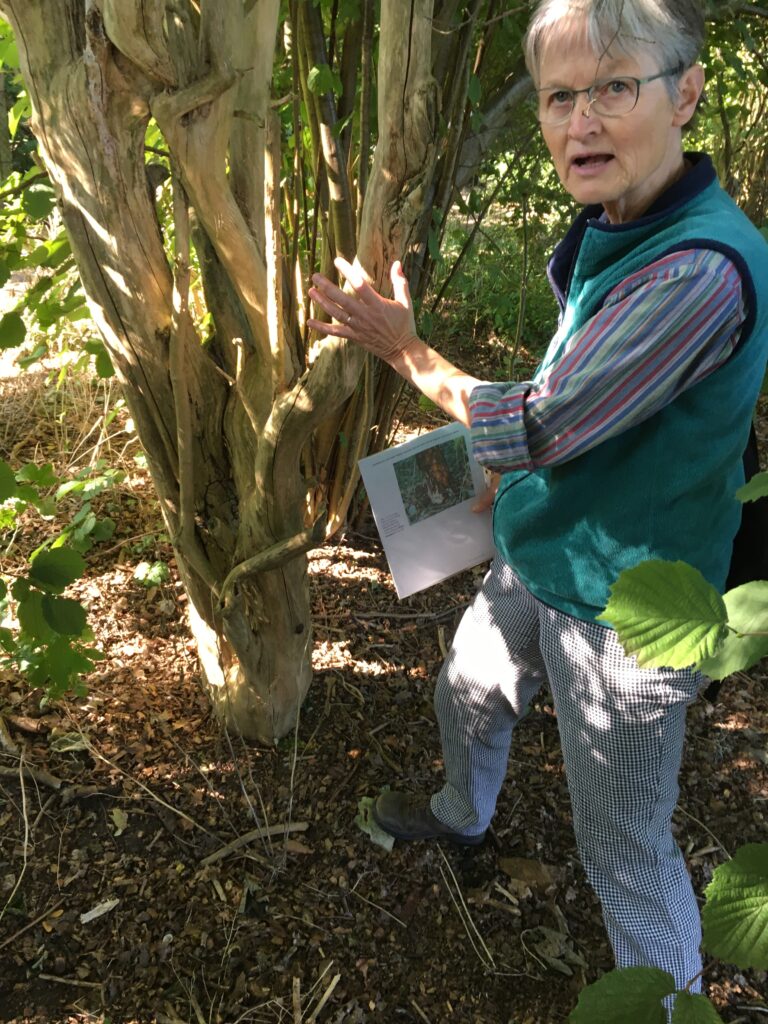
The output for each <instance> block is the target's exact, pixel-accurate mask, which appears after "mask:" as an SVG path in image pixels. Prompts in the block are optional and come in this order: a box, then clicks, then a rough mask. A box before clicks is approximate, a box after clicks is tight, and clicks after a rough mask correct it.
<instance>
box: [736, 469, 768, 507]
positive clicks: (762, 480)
mask: <svg viewBox="0 0 768 1024" xmlns="http://www.w3.org/2000/svg"><path fill="white" fill-rule="evenodd" d="M766 496H768V473H755V475H754V476H753V477H752V479H751V480H750V481H749V482H748V483H746V484H744V486H743V487H740V488H739V489H738V491H736V497H737V498H738V499H739V501H757V499H758V498H765V497H766Z"/></svg>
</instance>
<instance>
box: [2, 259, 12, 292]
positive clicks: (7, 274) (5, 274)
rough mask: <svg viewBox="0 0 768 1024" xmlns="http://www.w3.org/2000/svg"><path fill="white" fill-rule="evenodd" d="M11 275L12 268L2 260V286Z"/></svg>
mask: <svg viewBox="0 0 768 1024" xmlns="http://www.w3.org/2000/svg"><path fill="white" fill-rule="evenodd" d="M10 276H11V271H10V268H9V267H8V265H7V264H6V263H4V262H3V260H0V288H2V287H3V285H4V284H5V283H6V281H7V280H8V278H9V277H10Z"/></svg>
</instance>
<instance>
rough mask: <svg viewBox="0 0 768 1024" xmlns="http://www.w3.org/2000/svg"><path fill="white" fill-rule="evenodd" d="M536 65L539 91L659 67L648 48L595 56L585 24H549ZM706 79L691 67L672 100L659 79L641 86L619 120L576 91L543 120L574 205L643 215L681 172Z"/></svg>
mask: <svg viewBox="0 0 768 1024" xmlns="http://www.w3.org/2000/svg"><path fill="white" fill-rule="evenodd" d="M552 33H553V34H552V37H551V39H550V41H549V42H548V44H547V45H546V46H545V47H544V50H543V52H542V55H541V61H540V64H539V69H538V70H539V75H538V78H539V81H538V83H537V85H538V87H539V88H552V87H562V88H563V89H586V88H588V87H589V86H591V85H592V84H593V82H595V81H596V80H599V81H604V80H605V79H606V78H608V79H610V78H611V77H613V76H625V75H628V76H632V77H634V78H646V77H647V76H649V75H653V74H656V73H657V72H658V71H660V70H662V69H661V67H660V66H659V65H658V64H657V62H656V61H655V59H654V58H653V56H652V55H651V54H650V53H644V52H641V53H639V54H637V55H636V56H629V55H627V54H625V53H623V52H622V51H621V50H620V49H618V47H617V48H615V51H614V53H613V54H612V55H611V56H608V55H605V56H603V58H602V59H598V58H597V57H596V56H595V53H594V51H593V50H592V47H591V45H590V43H589V41H588V39H587V35H586V30H585V26H584V23H583V22H582V21H580V20H576V19H574V20H570V21H568V22H567V23H565V24H563V25H562V27H561V26H555V27H554V28H553V30H552ZM703 84H704V78H703V72H702V71H701V68H700V67H699V66H698V65H697V66H695V67H693V68H690V69H688V70H687V71H685V72H684V73H683V75H682V76H680V79H679V96H680V98H679V100H676V101H675V102H673V101H672V100H671V98H670V95H669V92H668V91H667V82H666V81H665V80H664V79H663V78H658V79H656V81H653V82H648V83H646V84H644V85H641V86H640V95H639V98H638V102H637V106H636V107H635V109H634V110H632V111H631V112H630V113H628V114H625V115H624V116H622V117H600V116H599V115H598V114H596V113H595V112H594V110H592V111H590V112H589V114H588V115H585V111H586V109H587V104H588V100H587V96H586V94H585V93H580V94H579V95H577V96H576V98H575V105H574V109H573V112H572V114H571V116H570V119H569V120H568V121H566V122H565V123H564V124H560V125H542V126H541V130H542V134H543V136H544V141H545V142H546V144H547V147H548V149H549V152H550V153H551V155H552V160H553V162H554V165H555V169H556V171H557V173H558V176H559V178H560V180H561V182H562V183H563V186H564V188H565V189H566V190H567V191H568V192H570V194H571V195H572V196H573V197H574V199H576V200H577V201H578V202H579V203H582V204H584V205H588V204H591V203H601V204H602V205H603V206H604V207H605V210H606V213H607V215H608V219H609V220H610V221H611V222H612V223H622V222H624V221H628V220H634V219H636V218H637V217H640V216H642V214H643V213H644V212H645V210H646V209H647V208H648V207H649V206H650V205H651V204H652V203H653V201H654V200H655V199H656V198H657V196H659V195H660V194H661V193H662V192H663V191H664V190H665V189H666V188H667V187H668V186H669V185H671V184H672V182H674V181H675V180H676V179H677V178H679V177H680V176H681V175H682V174H683V170H684V162H683V153H682V136H681V128H682V126H683V125H684V124H685V123H686V122H687V121H688V120H690V118H691V117H692V116H693V113H694V110H695V108H696V101H697V100H698V97H699V94H700V92H701V89H702V88H703Z"/></svg>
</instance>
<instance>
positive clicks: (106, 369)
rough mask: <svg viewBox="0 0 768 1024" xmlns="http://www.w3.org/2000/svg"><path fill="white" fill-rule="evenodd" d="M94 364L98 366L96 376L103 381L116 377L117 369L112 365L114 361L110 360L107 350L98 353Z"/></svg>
mask: <svg viewBox="0 0 768 1024" xmlns="http://www.w3.org/2000/svg"><path fill="white" fill-rule="evenodd" d="M94 364H95V366H96V374H97V376H98V377H100V378H101V379H102V380H106V379H107V377H114V375H115V368H114V366H113V365H112V360H111V359H110V358H109V352H107V350H106V349H103V350H102V351H101V352H99V353H97V355H96V358H95V360H94Z"/></svg>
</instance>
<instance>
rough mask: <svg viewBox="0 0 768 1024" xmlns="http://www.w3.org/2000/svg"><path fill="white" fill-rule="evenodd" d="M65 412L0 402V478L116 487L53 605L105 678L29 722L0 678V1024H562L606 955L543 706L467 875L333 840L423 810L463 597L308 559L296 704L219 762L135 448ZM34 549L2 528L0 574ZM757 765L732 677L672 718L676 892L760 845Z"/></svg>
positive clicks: (437, 859)
mask: <svg viewBox="0 0 768 1024" xmlns="http://www.w3.org/2000/svg"><path fill="white" fill-rule="evenodd" d="M78 388H79V389H80V392H79V394H75V395H73V394H72V393H71V392H72V389H70V391H67V386H65V387H64V389H62V390H60V391H58V392H57V391H55V390H54V389H52V388H51V387H49V386H45V384H44V383H43V378H42V376H41V375H38V376H37V377H35V376H34V375H33V376H32V377H26V378H21V379H19V378H16V379H8V380H5V381H0V399H2V401H1V403H0V455H2V456H4V457H6V458H7V457H9V455H10V454H11V452H12V453H13V458H14V460H17V461H19V462H23V461H25V460H28V459H30V458H32V457H33V455H35V454H36V455H37V456H38V457H40V458H42V459H55V458H56V452H57V451H60V450H62V448H61V445H62V442H64V449H63V450H65V451H68V452H69V453H70V461H71V462H72V463H77V459H78V458H85V457H90V456H89V452H92V451H93V446H94V445H96V444H97V443H98V444H101V445H102V446H103V447H104V453H105V454H106V455H107V456H108V457H110V458H111V459H112V460H113V461H114V460H115V459H116V458H119V459H122V461H123V464H124V465H126V466H127V467H129V475H128V479H127V480H126V482H125V483H124V484H123V485H121V486H120V487H119V488H118V489H117V491H116V492H112V493H111V495H109V497H108V498H107V497H105V498H104V499H103V500H104V501H105V504H106V507H107V510H108V511H111V513H112V515H113V517H114V518H115V519H117V521H118V532H117V534H116V535H115V537H114V538H113V539H112V541H110V542H108V543H107V544H104V545H102V546H101V548H102V549H103V550H100V549H99V548H96V549H94V550H93V551H92V552H91V553H90V554H89V556H88V565H89V568H88V573H87V575H86V577H85V578H84V579H83V580H82V581H80V583H79V584H78V586H76V587H74V588H73V593H75V595H76V596H78V597H79V598H80V599H81V600H83V601H84V602H85V603H86V604H87V605H88V607H89V610H90V618H91V621H92V622H93V623H94V625H95V631H96V635H97V640H98V643H99V645H100V646H101V648H102V650H103V651H104V653H105V655H106V660H105V661H103V662H102V663H101V664H100V665H99V666H98V671H97V672H96V673H94V674H93V676H92V677H91V678H90V679H89V680H88V684H89V694H88V696H87V697H86V698H84V699H81V700H72V701H61V702H57V703H55V704H53V705H49V706H47V707H45V708H43V709H41V708H40V694H39V693H30V692H29V691H28V690H27V689H25V688H24V686H23V684H22V683H21V681H20V680H19V679H17V678H14V677H12V676H9V675H6V676H4V677H0V711H2V712H3V713H4V714H5V716H6V723H7V725H8V730H9V735H10V738H11V739H12V740H13V741H14V742H15V743H16V744H17V745H18V748H19V754H20V756H19V755H14V754H13V753H12V752H10V751H9V750H7V749H2V748H0V910H1V909H2V907H4V906H5V912H4V914H3V915H2V918H0V1021H2V1022H3V1024H10V1022H15V1024H20V1022H26V1024H32V1022H34V1024H43V1022H45V1024H63V1022H85V1021H92V1022H94V1024H97V1022H98V1024H105V1022H106V1021H109V1022H112V1024H117V1022H141V1024H148V1022H155V1021H157V1022H160V1024H180V1022H184V1024H216V1022H220V1024H237V1022H254V1024H257V1022H258V1024H260V1022H264V1024H267V1022H276V1024H280V1022H285V1024H297V1022H299V1021H305V1022H314V1021H317V1022H319V1024H345V1022H346V1024H356V1022H367V1021H382V1022H387V1024H388V1022H393V1024H394V1022H397V1021H403V1022H413V1024H425V1022H427V1024H453V1022H456V1024H464V1022H467V1024H470V1022H471V1024H555V1022H561V1021H565V1019H566V1017H567V1014H568V1012H569V1010H570V1009H571V1008H572V1007H573V1005H574V1004H575V1001H576V997H577V993H578V990H579V988H580V987H581V986H582V985H583V984H584V983H585V982H586V981H591V980H594V979H595V978H596V977H597V976H598V975H599V974H600V973H601V972H602V971H605V970H607V969H609V968H610V966H611V956H610V951H609V947H608V943H607V940H606V937H605V934H604V931H603V927H602V923H601V918H600V912H599V908H598V904H597V902H596V899H595V897H594V896H593V895H592V893H591V892H590V890H589V889H588V887H587V885H586V882H585V878H584V875H583V872H582V870H581V867H580V865H579V863H578V859H577V856H576V850H575V846H574V840H573V833H572V830H571V815H570V808H569V803H568V794H567V790H566V785H565V779H564V774H563V767H562V759H561V755H560V750H559V743H558V732H557V722H556V719H555V717H554V713H553V709H552V706H551V703H550V701H549V700H548V698H547V697H546V696H545V695H544V696H542V699H541V702H540V703H538V704H536V705H535V706H534V707H533V708H532V710H531V712H530V714H529V715H528V717H527V718H526V719H525V720H524V722H523V723H522V725H521V726H520V728H519V731H518V733H517V734H516V742H515V746H514V750H513V755H512V759H511V761H510V771H509V778H508V782H507V784H506V786H505V788H504V790H503V793H502V796H501V800H500V804H499V808H498V813H497V815H496V818H495V823H494V829H493V832H492V834H491V835H490V837H489V839H488V840H487V841H486V843H485V844H484V845H483V846H482V847H481V848H480V849H478V850H476V851H470V852H464V851H461V850H457V849H455V848H453V847H450V846H445V847H442V846H440V845H435V844H413V845H404V846H400V845H396V846H395V848H394V850H393V852H391V853H387V852H385V851H384V850H383V849H381V848H379V847H377V846H375V845H373V844H372V842H371V841H370V840H369V838H368V836H367V835H365V834H364V833H363V832H362V831H361V830H360V829H359V828H358V827H357V825H356V824H355V816H356V814H357V811H358V802H359V800H360V799H361V798H362V797H365V796H374V795H376V794H377V793H378V792H379V791H380V789H381V788H382V787H383V786H386V785H390V784H395V783H396V784H397V785H398V786H404V787H406V788H409V789H412V790H421V791H433V790H434V789H435V788H436V787H438V786H439V784H440V779H441V760H440V746H439V741H438V736H437V731H436V727H435V722H434V717H433V712H432V708H431V695H432V688H433V683H434V679H435V676H436V673H437V670H438V667H439V664H440V661H441V646H443V645H444V644H445V643H446V642H448V641H449V639H450V635H451V632H452V630H453V628H454V626H455V625H456V623H457V620H458V618H459V616H460V614H461V610H462V609H463V607H464V606H465V605H466V604H467V602H468V601H469V600H470V599H471V595H472V593H473V592H474V590H475V588H476V586H477V583H478V581H479V579H480V578H481V575H482V572H481V570H477V571H475V572H471V573H465V574H463V575H462V576H459V577H455V578H454V579H452V580H450V581H448V582H446V583H444V584H442V585H440V586H437V587H434V588H432V589H431V590H429V591H427V592H425V593H423V594H419V595H416V596H414V597H412V598H409V599H407V600H405V601H402V602H398V601H397V599H396V596H395V594H394V590H393V588H392V586H391V583H390V581H389V577H388V574H387V571H386V565H385V563H384V561H383V559H382V555H381V553H380V550H379V547H378V544H377V542H376V541H375V540H374V539H373V534H374V533H375V530H374V528H373V526H372V525H371V524H370V523H368V524H367V525H365V526H363V527H362V530H363V533H354V532H352V531H348V532H347V533H346V534H345V535H344V536H343V537H342V538H341V539H339V540H337V541H336V542H335V543H333V544H330V545H328V546H327V547H324V548H321V549H319V550H317V551H315V552H314V553H313V554H312V556H311V570H312V586H313V598H314V624H315V625H314V629H315V648H314V666H315V680H314V683H313V686H312V688H311V691H310V694H309V698H308V700H307V702H306V703H305V705H304V708H303V710H302V714H301V720H300V723H299V725H298V729H297V732H296V734H295V736H291V737H289V738H287V739H286V740H284V741H283V742H281V744H280V745H279V746H278V747H277V748H275V749H260V748H257V747H247V746H245V745H244V744H243V743H241V742H240V741H239V740H238V739H237V738H235V737H232V736H228V735H227V734H226V733H225V732H223V731H222V729H221V728H220V726H219V725H218V723H217V722H216V721H215V720H214V719H213V718H212V716H211V714H210V713H209V708H208V704H207V701H206V698H205V696H204V694H203V691H202V687H201V683H200V676H199V670H198V665H197V662H196V659H195V655H194V651H193V645H192V643H191V641H190V639H189V634H188V632H187V629H186V627H185V625H184V595H183V593H182V591H181V589H180V586H179V584H178V582H177V580H176V576H175V572H174V567H173V559H172V552H171V549H170V547H169V545H168V544H167V541H165V540H164V539H163V538H162V536H159V534H160V532H161V527H160V523H159V516H158V512H157V508H156V506H155V504H154V502H153V499H152V497H151V494H150V491H149V488H148V486H147V482H146V478H145V475H144V474H143V472H142V471H141V470H140V469H139V468H137V467H136V466H135V464H134V463H133V461H132V458H133V456H132V453H135V446H134V444H133V442H132V441H131V439H130V437H128V436H126V435H125V434H123V433H121V432H120V430H119V429H118V428H117V426H115V425H113V426H112V427H111V428H110V430H111V431H112V433H111V434H110V436H109V437H107V438H104V437H102V438H101V440H99V439H98V432H97V431H96V432H94V433H89V431H90V429H91V426H92V424H93V423H96V422H97V419H98V412H99V410H100V408H101V402H102V401H103V396H102V395H101V393H99V394H97V395H93V394H92V393H91V392H90V391H89V389H88V387H87V386H86V385H77V387H75V388H74V390H75V391H77V390H78ZM78 453H79V455H78ZM130 467H133V468H130ZM110 503H111V506H110ZM46 528H47V527H46V526H45V524H43V523H42V522H41V521H40V520H39V519H38V520H35V519H33V518H32V517H30V518H29V519H28V520H25V522H24V525H23V535H22V537H21V538H17V540H18V544H17V546H16V547H14V549H13V551H12V553H11V555H10V556H6V557H8V563H7V564H8V566H9V571H12V569H13V565H12V564H11V563H12V561H13V558H14V557H18V552H19V551H22V550H29V548H30V547H31V546H32V545H33V543H35V542H39V540H40V539H42V536H43V531H44V530H45V529H46ZM156 558H157V559H162V560H164V561H166V562H167V563H168V564H169V565H170V567H171V579H170V581H169V582H168V583H166V584H164V585H162V586H160V587H157V588H152V589H149V590H148V589H146V588H145V587H143V586H141V585H139V584H138V583H137V582H136V580H135V579H134V577H133V572H134V569H135V567H136V565H137V564H138V563H139V562H140V561H142V560H147V559H149V560H153V559H156ZM767 740H768V697H766V689H765V674H764V673H763V672H761V671H760V670H756V671H754V672H752V673H751V674H749V675H741V676H738V677H735V678H733V679H732V680H730V681H729V682H728V684H727V685H726V686H725V687H724V689H723V692H722V696H721V700H720V702H719V703H717V704H715V705H712V704H710V703H708V702H706V701H705V700H703V699H702V700H700V701H699V702H698V703H697V704H696V705H695V706H694V707H693V709H692V711H691V714H690V732H689V742H688V747H687V752H686V756H685V763H684V766H683V771H682V778H681V787H682V796H681V801H680V808H679V810H678V812H677V814H676V817H675V824H676V829H677V836H678V839H679V841H680V843H681V845H682V847H683V849H684V850H685V852H686V854H687V859H688V863H689V865H690V869H691V873H692V875H693V878H694V882H695V886H696V890H697V892H698V893H701V892H702V890H703V888H704V886H705V884H706V883H707V881H708V879H709V878H710V877H711V874H712V871H713V870H714V868H715V867H716V866H717V865H718V864H719V863H721V862H722V861H723V860H724V859H725V857H726V854H727V853H733V851H734V850H735V849H736V847H738V846H739V845H741V844H742V843H744V842H748V841H762V842H764V841H766V839H767V838H768V835H767V831H768V830H767V827H766V822H767V816H768V806H766V801H768V768H767V767H766V762H767V761H768V757H767V756H766V748H767V747H768V743H767V742H766V741H767ZM33 773H34V774H33ZM51 777H53V778H51ZM57 780H58V782H57ZM59 783H60V785H59ZM54 786H56V788H53V787H54ZM267 826H268V827H269V828H270V829H271V830H272V834H271V835H270V836H268V837H264V838H259V839H254V840H252V841H251V842H250V843H248V844H247V845H243V846H241V847H240V848H239V849H229V851H228V852H227V846H228V844H231V843H233V841H234V840H236V839H237V837H242V836H244V835H245V834H246V833H249V832H250V831H252V830H254V829H256V828H264V827H267ZM217 854H223V856H220V857H219V858H218V859H216V855H217ZM9 899H10V902H8V901H9ZM6 904H7V906H6ZM95 911H100V912H101V913H100V914H99V915H97V914H96V913H92V915H91V919H90V920H89V919H88V917H85V919H83V917H82V915H87V914H88V912H95ZM548 957H549V958H551V959H550V960H549V961H548V960H547V958H548ZM567 972H570V973H567ZM707 977H708V981H709V991H710V994H711V995H712V996H713V998H714V999H715V1001H716V1003H717V1005H718V1009H719V1010H720V1012H721V1014H722V1016H723V1019H724V1020H725V1021H729V1022H732V1024H735V1022H737V1021H741V1022H747V1021H750V1022H753V1021H754V1022H756V1021H759V1020H760V1019H762V1016H761V1015H764V1014H766V1013H768V1008H767V1007H766V996H767V986H766V977H765V975H762V974H757V973H752V974H748V975H746V976H745V975H741V974H738V973H737V972H735V971H734V970H733V969H731V968H729V967H728V966H726V965H722V964H715V965H713V966H712V967H711V969H710V971H709V972H708V975H707Z"/></svg>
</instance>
